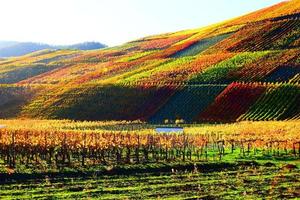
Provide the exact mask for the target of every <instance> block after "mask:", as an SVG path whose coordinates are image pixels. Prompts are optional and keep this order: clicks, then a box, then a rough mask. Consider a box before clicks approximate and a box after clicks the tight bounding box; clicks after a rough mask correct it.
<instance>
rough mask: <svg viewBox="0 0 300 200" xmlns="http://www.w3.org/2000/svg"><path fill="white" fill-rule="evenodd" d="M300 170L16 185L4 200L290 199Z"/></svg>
mask: <svg viewBox="0 0 300 200" xmlns="http://www.w3.org/2000/svg"><path fill="white" fill-rule="evenodd" d="M299 172H300V170H299V169H294V170H283V169H281V168H278V167H266V166H248V167H240V168H239V169H234V170H230V169H229V170H228V169H223V170H221V171H217V172H214V171H212V172H199V171H197V169H196V168H195V169H194V170H192V171H173V172H168V173H139V174H131V175H112V176H103V175H100V176H97V175H94V176H93V177H87V178H80V177H78V178H49V177H45V178H43V179H34V180H27V181H22V182H15V181H10V182H6V183H5V184H1V185H0V197H1V199H40V198H42V199H82V198H84V199H159V198H161V199H265V198H270V199H286V198H297V197H300V192H299V191H300V173H299Z"/></svg>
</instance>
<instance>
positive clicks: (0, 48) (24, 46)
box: [0, 41, 106, 58]
mask: <svg viewBox="0 0 300 200" xmlns="http://www.w3.org/2000/svg"><path fill="white" fill-rule="evenodd" d="M105 47H106V45H104V44H102V43H99V42H84V43H79V44H73V45H65V46H62V45H58V46H53V45H48V44H41V43H34V42H6V41H0V57H2V58H3V57H16V56H23V55H25V54H28V53H32V52H35V51H40V50H44V49H76V50H93V49H102V48H105Z"/></svg>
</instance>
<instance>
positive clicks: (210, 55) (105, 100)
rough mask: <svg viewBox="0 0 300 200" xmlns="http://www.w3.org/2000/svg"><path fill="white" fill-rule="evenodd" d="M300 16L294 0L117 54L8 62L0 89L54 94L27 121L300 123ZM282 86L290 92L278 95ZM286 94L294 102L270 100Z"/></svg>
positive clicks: (38, 56)
mask: <svg viewBox="0 0 300 200" xmlns="http://www.w3.org/2000/svg"><path fill="white" fill-rule="evenodd" d="M299 12H300V3H299V0H297V1H295V0H293V1H288V2H282V3H280V4H277V5H274V6H272V7H269V8H266V9H262V10H260V11H257V12H254V13H250V14H247V15H245V16H242V17H239V18H235V19H232V20H228V21H225V22H222V23H218V24H214V25H211V26H207V27H204V28H198V29H193V30H185V31H179V32H175V33H166V34H161V35H154V36H148V37H145V38H141V39H138V40H134V41H131V42H128V43H126V44H124V45H121V46H117V47H111V48H106V49H102V50H93V51H71V50H63V51H42V52H38V53H35V54H30V55H26V56H23V57H19V58H10V59H8V60H2V61H0V83H2V84H16V85H19V86H27V85H29V86H32V85H34V86H38V87H40V88H44V90H43V91H44V92H40V93H39V94H38V95H36V96H35V98H33V100H31V101H29V103H27V104H26V105H25V106H24V107H22V112H21V113H20V114H19V115H20V116H23V117H24V116H25V117H35V118H36V117H38V118H71V119H81V120H84V119H90V120H136V119H140V120H146V121H152V122H156V123H161V122H163V121H165V120H166V119H169V120H171V121H175V120H176V119H183V120H184V121H186V122H194V121H197V122H203V121H204V122H228V121H236V120H285V119H294V118H297V116H299V111H298V105H297V102H299V101H298V98H299V95H298V93H299V92H298V91H299V80H300V78H299V77H300V75H299V72H300V70H299V69H300V58H299V55H300V18H299ZM272 84H275V85H276V87H279V88H281V87H282V88H284V89H274V91H272V92H270V94H269V93H268V92H267V91H269V88H272V87H273V86H272ZM274 87H275V86H274ZM290 88H292V89H290ZM284 94H288V96H289V99H288V98H287V99H280V98H279V99H278V100H277V101H275V100H274V101H271V100H269V99H272V100H273V98H269V97H268V96H270V95H272V96H274V95H275V96H280V95H284ZM264 96H267V97H264ZM286 100H288V101H289V103H288V102H286V103H284V102H283V101H286ZM266 105H268V106H269V108H270V109H272V110H277V111H276V112H275V111H274V112H273V113H271V111H270V110H268V109H265V108H266V107H267V106H266ZM293 108H295V109H293ZM233 109H237V110H236V111H234V110H233ZM289 110H293V111H289ZM253 113H254V114H253ZM255 113H259V114H257V115H256V114H255ZM264 114H265V115H264Z"/></svg>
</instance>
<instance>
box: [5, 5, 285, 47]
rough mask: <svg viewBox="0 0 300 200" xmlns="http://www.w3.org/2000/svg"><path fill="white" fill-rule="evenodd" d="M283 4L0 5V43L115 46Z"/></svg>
mask: <svg viewBox="0 0 300 200" xmlns="http://www.w3.org/2000/svg"><path fill="white" fill-rule="evenodd" d="M281 1H282V0H208V1H207V0H0V19H1V20H0V26H1V29H0V40H9V41H32V42H41V43H49V44H72V43H79V42H84V41H99V42H102V43H105V44H107V45H110V46H113V45H118V44H122V43H124V42H127V41H130V40H134V39H138V38H141V37H144V36H147V35H152V34H158V33H165V32H172V31H179V30H184V29H190V28H198V27H201V26H205V25H209V24H211V23H216V22H219V21H223V20H226V19H230V18H232V17H236V16H239V15H242V14H245V13H248V12H251V11H255V10H257V9H260V8H264V7H266V6H270V5H273V4H276V3H279V2H281Z"/></svg>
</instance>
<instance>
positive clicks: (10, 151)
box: [0, 129, 300, 168]
mask: <svg viewBox="0 0 300 200" xmlns="http://www.w3.org/2000/svg"><path fill="white" fill-rule="evenodd" d="M299 147H300V138H299V135H298V134H296V133H293V134H283V132H281V131H275V132H272V133H269V135H268V134H266V135H263V136H262V135H257V134H255V133H247V132H246V133H245V132H243V133H239V134H238V133H237V134H224V135H223V134H220V133H207V134H200V133H194V134H155V133H153V131H151V130H148V131H146V132H139V131H135V132H123V133H122V132H111V131H110V132H108V131H106V132H102V133H93V132H90V133H86V132H76V131H75V132H74V131H51V130H46V129H44V130H32V129H31V130H25V129H22V130H19V129H15V130H12V129H1V130H0V157H1V159H2V160H3V161H4V163H5V164H7V165H9V166H10V167H16V165H19V164H21V165H26V166H28V165H30V164H34V165H35V167H37V168H38V167H39V166H40V164H41V163H46V164H47V165H49V166H51V167H53V166H55V167H56V168H62V167H65V166H67V167H75V168H76V167H78V165H82V166H87V165H88V166H91V165H114V164H122V163H128V164H129V163H141V162H143V163H147V162H161V161H167V162H169V161H176V160H177V161H178V160H180V161H183V162H184V161H187V160H188V161H191V160H197V161H200V160H206V161H207V160H209V159H211V157H213V159H220V160H221V159H222V157H223V156H224V155H225V154H229V153H234V152H235V151H239V152H240V155H241V156H247V155H253V154H254V155H257V154H259V153H262V154H263V155H265V154H267V155H274V156H282V155H284V156H285V157H287V156H290V157H294V156H300V151H298V148H299Z"/></svg>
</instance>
